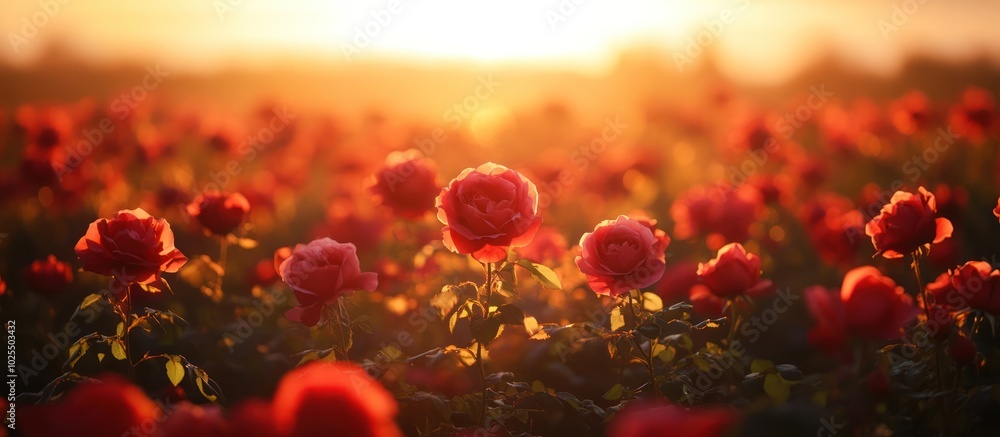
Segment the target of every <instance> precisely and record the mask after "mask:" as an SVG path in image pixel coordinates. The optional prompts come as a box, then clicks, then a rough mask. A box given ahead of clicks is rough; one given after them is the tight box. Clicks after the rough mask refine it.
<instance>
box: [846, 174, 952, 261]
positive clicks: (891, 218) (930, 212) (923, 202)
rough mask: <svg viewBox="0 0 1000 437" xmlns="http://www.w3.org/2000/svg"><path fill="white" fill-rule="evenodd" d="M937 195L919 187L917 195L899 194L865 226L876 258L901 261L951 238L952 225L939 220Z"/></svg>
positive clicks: (900, 192) (893, 196)
mask: <svg viewBox="0 0 1000 437" xmlns="http://www.w3.org/2000/svg"><path fill="white" fill-rule="evenodd" d="M936 215H937V201H936V200H935V199H934V195H933V194H931V193H930V192H929V191H927V190H926V189H924V187H920V188H919V189H918V190H917V193H916V194H914V193H908V192H905V191H897V192H896V193H895V194H893V195H892V200H890V201H889V203H888V204H886V205H885V206H883V207H882V211H881V212H880V213H879V215H878V216H876V217H875V218H873V219H872V220H871V221H870V222H868V225H866V226H865V233H866V234H868V236H869V237H871V238H872V244H874V245H875V250H876V251H877V253H876V254H881V255H882V256H883V257H886V258H900V257H902V256H903V255H908V254H912V253H915V252H916V251H917V250H918V249H920V248H922V247H927V246H929V245H930V244H932V243H940V242H941V241H943V240H944V239H945V238H948V237H951V233H952V230H953V228H952V225H951V221H949V220H948V219H946V218H943V217H936Z"/></svg>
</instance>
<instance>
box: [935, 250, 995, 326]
mask: <svg viewBox="0 0 1000 437" xmlns="http://www.w3.org/2000/svg"><path fill="white" fill-rule="evenodd" d="M927 291H929V292H930V293H931V294H932V295H934V301H935V302H936V303H938V304H940V305H947V306H949V307H952V308H955V309H961V308H967V307H971V308H974V309H977V310H982V311H985V312H988V313H990V314H995V315H1000V271H997V270H993V267H992V266H990V264H989V263H987V262H984V261H969V262H967V263H965V264H963V265H961V266H959V267H957V268H955V269H952V270H950V271H949V272H948V273H943V274H942V275H941V276H938V278H937V279H936V280H935V281H934V282H932V283H930V284H927Z"/></svg>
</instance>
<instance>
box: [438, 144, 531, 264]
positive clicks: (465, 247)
mask: <svg viewBox="0 0 1000 437" xmlns="http://www.w3.org/2000/svg"><path fill="white" fill-rule="evenodd" d="M435 205H436V206H437V210H438V212H437V217H438V220H440V221H441V223H443V224H444V225H445V226H444V228H443V229H442V233H443V242H444V245H445V247H447V248H448V249H449V250H451V251H452V252H456V253H461V254H469V255H472V257H473V258H475V259H476V260H477V261H479V262H483V263H493V262H498V261H502V260H504V259H506V258H507V250H508V249H509V248H511V247H524V246H527V245H528V244H530V243H531V240H532V239H533V238H534V236H535V232H537V231H538V227H539V226H540V225H541V224H542V218H541V217H539V216H538V215H537V214H538V190H537V189H536V188H535V184H533V183H531V181H529V180H528V179H527V178H525V177H524V176H522V175H521V174H520V173H518V172H516V171H514V170H511V169H509V168H507V167H504V166H502V165H499V164H494V163H492V162H488V163H486V164H483V165H480V166H479V167H477V168H467V169H465V170H464V171H462V173H461V174H459V175H458V177H456V178H455V179H453V180H452V181H451V182H450V183H448V186H447V187H445V188H444V189H442V190H441V194H439V195H438V197H437V199H436V200H435Z"/></svg>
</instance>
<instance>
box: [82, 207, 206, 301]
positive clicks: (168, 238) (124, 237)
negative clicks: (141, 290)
mask: <svg viewBox="0 0 1000 437" xmlns="http://www.w3.org/2000/svg"><path fill="white" fill-rule="evenodd" d="M75 250H76V255H77V256H78V257H80V261H82V262H83V269H84V270H87V271H89V272H94V273H97V274H100V275H105V276H112V277H114V278H115V279H117V280H118V281H119V282H121V283H122V284H132V283H137V284H158V283H160V282H162V279H161V277H160V275H161V274H162V273H164V272H166V273H176V272H177V270H178V269H180V268H181V266H183V265H184V263H186V262H187V257H185V256H184V254H182V253H181V251H180V250H177V248H176V247H174V233H173V232H172V231H171V230H170V224H169V223H167V221H166V220H163V219H154V218H153V217H151V216H150V215H149V214H148V213H146V211H144V210H142V208H137V209H134V210H122V211H118V213H117V214H115V216H114V217H112V218H111V219H99V220H97V221H95V222H93V223H91V224H90V227H89V228H87V234H86V235H84V236H83V237H82V238H80V241H79V242H77V243H76V247H75Z"/></svg>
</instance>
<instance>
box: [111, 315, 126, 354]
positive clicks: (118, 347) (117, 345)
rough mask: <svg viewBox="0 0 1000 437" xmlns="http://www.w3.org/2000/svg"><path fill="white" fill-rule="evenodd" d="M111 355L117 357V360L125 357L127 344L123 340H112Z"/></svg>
mask: <svg viewBox="0 0 1000 437" xmlns="http://www.w3.org/2000/svg"><path fill="white" fill-rule="evenodd" d="M119 325H120V323H119ZM111 356H113V357H115V359H116V360H124V359H125V346H124V345H123V344H122V341H121V340H118V339H114V340H111Z"/></svg>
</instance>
